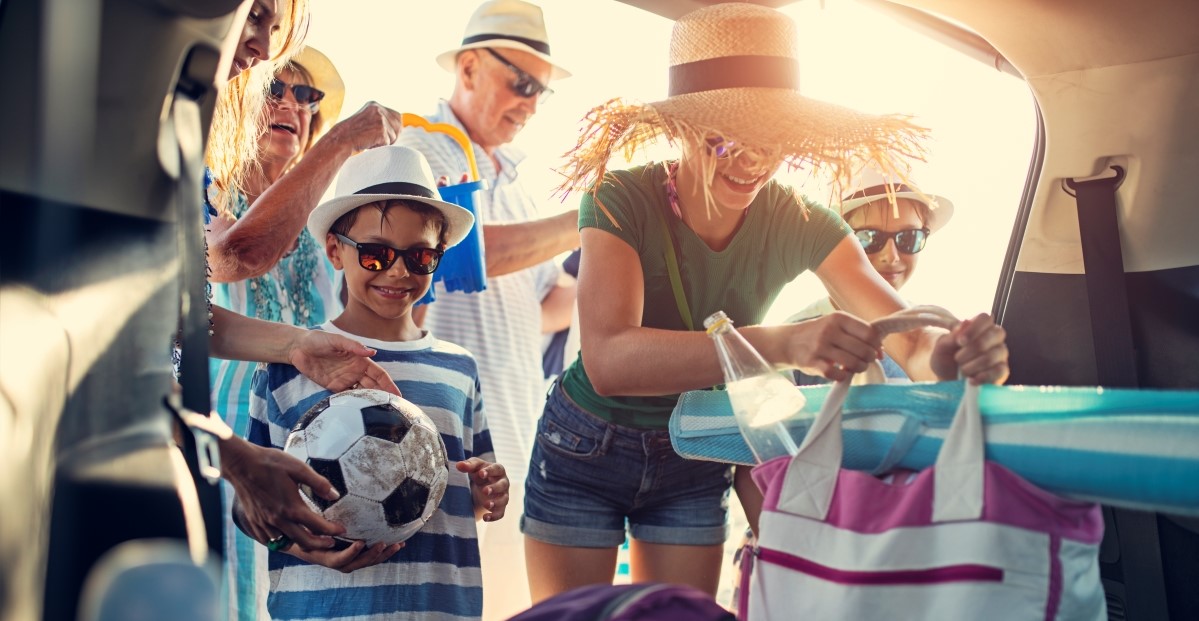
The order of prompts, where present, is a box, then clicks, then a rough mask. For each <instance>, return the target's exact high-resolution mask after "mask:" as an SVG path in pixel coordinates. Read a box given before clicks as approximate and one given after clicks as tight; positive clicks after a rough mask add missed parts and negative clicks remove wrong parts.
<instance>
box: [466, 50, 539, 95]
mask: <svg viewBox="0 0 1199 621" xmlns="http://www.w3.org/2000/svg"><path fill="white" fill-rule="evenodd" d="M483 49H485V50H487V53H489V54H491V55H492V56H494V57H495V59H496V60H498V61H500V62H501V63H503V64H504V66H505V67H507V68H508V69H509V70H511V71H512V73H513V74H515V75H516V79H515V80H513V81H512V82H511V83H510V84H509V85H508V87H509V88H511V89H512V92H513V93H516V94H517V95H519V96H520V97H524V98H525V99H528V98H529V97H536V98H537V101H538V102H540V103H544V102H545V100H546V99H549V97H550V95H553V94H554V89H552V88H550V87H548V86H546V85H544V84H542V83H541V82H539V81H538V80H537V78H535V77H533V76H531V75H529V74H527V73H525V70H524V69H521V68H520V67H517V66H516V65H514V64H512V63H510V62H508V59H507V58H504V57H503V56H500V54H499V52H497V51H495V50H493V49H491V48H489V47H485V48H483Z"/></svg>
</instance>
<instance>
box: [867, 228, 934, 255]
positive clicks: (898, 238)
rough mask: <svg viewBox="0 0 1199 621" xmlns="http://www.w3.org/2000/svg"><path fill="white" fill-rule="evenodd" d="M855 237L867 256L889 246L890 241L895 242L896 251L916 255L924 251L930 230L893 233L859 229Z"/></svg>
mask: <svg viewBox="0 0 1199 621" xmlns="http://www.w3.org/2000/svg"><path fill="white" fill-rule="evenodd" d="M853 234H854V236H855V237H857V238H858V241H859V242H861V244H862V250H865V251H866V254H874V253H876V252H878V251H880V250H882V249H883V246H886V245H887V240H888V239H894V240H895V249H896V250H898V251H900V252H902V253H904V254H916V253H917V252H920V251H921V250H924V244H925V243H927V242H928V229H904V230H902V231H895V232H893V233H891V232H887V231H880V230H878V229H857V230H856V231H854V232H853Z"/></svg>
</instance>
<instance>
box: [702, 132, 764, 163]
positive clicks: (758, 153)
mask: <svg viewBox="0 0 1199 621" xmlns="http://www.w3.org/2000/svg"><path fill="white" fill-rule="evenodd" d="M704 142H705V144H706V145H707V148H708V151H709V152H710V153H712V154H713V155H715V156H716V158H717V159H722V160H723V159H737V158H740V157H741V156H743V155H744V156H747V157H748V158H749V161H750V162H751V163H759V162H766V163H769V162H775V161H777V160H778V159H779V158H778V157H777V156H774V155H772V154H771V153H768V152H767V151H766V150H764V149H758V148H754V147H738V146H737V143H736V142H734V141H732V140H728V139H726V138H725V137H724V136H720V135H718V134H708V136H707V137H705V138H704Z"/></svg>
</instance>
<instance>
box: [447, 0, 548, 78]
mask: <svg viewBox="0 0 1199 621" xmlns="http://www.w3.org/2000/svg"><path fill="white" fill-rule="evenodd" d="M482 47H497V48H509V49H513V50H521V51H522V52H528V53H530V54H533V55H534V56H537V57H538V58H540V59H542V60H544V61H545V62H547V63H549V64H551V65H553V68H554V70H553V73H552V74H550V79H551V80H561V79H562V78H568V77H570V72H569V71H567V70H566V69H564V68H563V67H562V66H561V65H558V64H557V63H556V62H554V59H553V58H550V40H549V35H547V34H546V31H545V17H544V16H543V15H542V14H541V7H539V6H537V5H535V4H529V3H528V2H523V1H522V0H490V1H489V2H484V3H483V4H482V5H480V6H479V8H478V9H476V10H475V14H474V15H471V17H470V21H469V22H467V23H466V32H465V33H463V35H462V45H460V46H459V47H456V48H454V49H452V50H449V51H448V52H443V53H442V54H440V55H438V57H437V64H439V65H441V66H442V68H443V69H445V70H446V71H451V72H452V71H454V63H455V59H456V58H457V57H458V53H459V52H462V51H464V50H473V49H478V48H482Z"/></svg>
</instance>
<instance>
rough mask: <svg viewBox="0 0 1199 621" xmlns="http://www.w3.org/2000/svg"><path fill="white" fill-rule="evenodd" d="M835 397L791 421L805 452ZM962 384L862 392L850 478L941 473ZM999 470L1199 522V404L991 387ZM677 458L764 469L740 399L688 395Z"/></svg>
mask: <svg viewBox="0 0 1199 621" xmlns="http://www.w3.org/2000/svg"><path fill="white" fill-rule="evenodd" d="M829 388H830V386H828V385H824V386H804V387H800V388H797V390H800V391H802V392H803V393H804V396H805V397H807V405H806V406H805V408H804V410H803V412H801V413H800V414H799V415H798V416H795V417H793V418H792V419H790V420H788V421H787V423H786V424H787V427H788V429H789V430H790V431H791V435H792V436H793V437H794V438H795V442H796V444H799V443H801V442H802V441H803V437H804V435H805V434H806V433H807V430H808V426H809V425H810V424H811V421H812V419H813V418H814V417H815V415H816V412H818V411H819V410H820V406H821V405H822V404H823V403H824V398H825V396H826V395H827V394H828V390H829ZM962 389H963V385H962V383H961V382H939V383H917V384H887V385H872V386H856V387H854V388H852V389H851V390H850V392H849V398H848V399H847V400H846V402H845V407H844V409H843V410H842V412H843V426H842V429H843V431H844V434H845V435H844V442H845V448H844V451H845V453H844V454H845V457H844V465H845V467H846V468H851V469H854V470H868V471H873V472H884V471H887V470H890V469H891V468H895V467H900V468H908V469H912V470H919V469H923V468H927V467H929V466H931V465H933V462H934V461H935V460H936V457H937V452H938V451H939V450H940V448H941V439H942V438H943V437H944V434H945V432H946V431H947V430H948V429H949V424H950V422H951V421H952V419H953V415H954V412H955V411H956V409H957V406H958V402H959V401H960V400H961V396H962ZM979 405H980V409H981V411H982V415H983V422H984V425H985V434H986V450H987V459H989V460H993V461H995V462H997V463H999V464H1001V465H1003V466H1005V467H1007V468H1009V469H1010V470H1012V471H1014V472H1016V473H1017V474H1019V475H1020V476H1022V477H1024V478H1025V479H1027V480H1028V481H1029V482H1031V483H1033V484H1035V485H1037V486H1039V487H1042V488H1044V489H1046V490H1049V491H1052V492H1054V493H1058V494H1061V495H1064V496H1070V497H1073V498H1078V499H1083V500H1090V501H1094V502H1100V503H1103V504H1108V505H1112V506H1118V507H1126V508H1132V509H1143V510H1152V511H1161V512H1164V513H1173V514H1179V515H1199V392H1196V391H1165V390H1123V389H1104V388H1064V387H1051V386H983V387H982V391H981V395H980V402H979ZM670 435H671V440H672V442H673V444H674V447H675V450H676V451H677V452H678V453H679V454H680V455H682V456H684V457H687V458H691V459H702V460H708V461H721V462H728V463H735V464H746V465H749V464H752V463H753V455H752V454H751V453H750V451H749V447H748V446H747V445H746V444H745V442H744V440H742V438H741V435H740V433H739V432H738V430H737V425H736V423H735V422H734V419H733V410H732V406H731V405H730V404H729V400H728V394H727V393H725V392H724V391H718V390H703V391H693V392H688V393H684V394H683V396H682V398H680V400H679V403H678V405H677V406H676V407H675V410H674V413H673V415H672V416H671V419H670Z"/></svg>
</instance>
